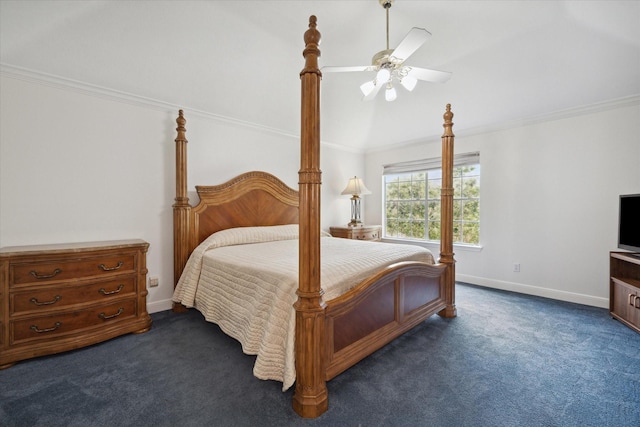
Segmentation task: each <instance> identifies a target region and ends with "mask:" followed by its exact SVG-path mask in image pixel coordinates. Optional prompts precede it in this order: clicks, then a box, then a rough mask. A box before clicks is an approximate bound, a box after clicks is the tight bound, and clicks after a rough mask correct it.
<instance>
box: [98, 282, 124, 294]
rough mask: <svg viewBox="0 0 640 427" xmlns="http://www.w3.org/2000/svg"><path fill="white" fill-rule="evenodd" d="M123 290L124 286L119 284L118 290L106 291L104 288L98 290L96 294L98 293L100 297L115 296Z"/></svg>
mask: <svg viewBox="0 0 640 427" xmlns="http://www.w3.org/2000/svg"><path fill="white" fill-rule="evenodd" d="M123 288H124V285H122V284H120V285H119V286H118V289H116V290H115V291H107V290H105V289H104V288H100V290H98V292H100V293H101V294H102V295H113V294H117V293H118V292H120V291H121V290H122V289H123Z"/></svg>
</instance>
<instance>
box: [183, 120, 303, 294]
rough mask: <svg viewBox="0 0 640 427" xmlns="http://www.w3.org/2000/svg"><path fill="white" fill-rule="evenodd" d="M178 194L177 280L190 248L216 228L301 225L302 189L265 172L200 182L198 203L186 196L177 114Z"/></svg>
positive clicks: (184, 140) (185, 142) (184, 130)
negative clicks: (219, 180)
mask: <svg viewBox="0 0 640 427" xmlns="http://www.w3.org/2000/svg"><path fill="white" fill-rule="evenodd" d="M176 122H177V123H178V127H177V128H176V130H177V131H178V137H177V138H176V198H175V204H174V205H173V217H174V224H173V236H174V239H173V242H174V244H173V247H174V279H175V281H174V283H178V280H179V279H180V275H181V274H182V270H183V269H184V266H185V265H186V263H187V260H188V259H189V255H191V252H193V250H194V249H195V248H196V247H197V246H198V245H199V244H200V243H201V242H202V241H203V240H205V239H206V238H207V237H209V236H210V235H211V234H213V233H215V232H216V231H220V230H225V229H227V228H234V227H254V226H269V225H285V224H298V222H299V200H300V199H299V194H298V191H296V190H294V189H292V188H291V187H289V186H287V185H286V184H285V183H284V182H282V181H281V180H280V179H278V178H276V177H275V176H273V175H271V174H270V173H267V172H260V171H253V172H247V173H243V174H242V175H239V176H237V177H235V178H233V179H231V180H229V181H227V182H225V183H224V184H220V185H212V186H196V191H197V193H198V198H199V201H198V204H197V205H195V206H191V204H189V198H188V197H187V155H186V154H187V152H186V144H187V139H186V138H185V133H186V128H185V125H186V119H185V118H184V115H183V111H182V110H180V112H179V116H178V118H177V119H176Z"/></svg>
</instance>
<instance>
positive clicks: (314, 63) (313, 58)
mask: <svg viewBox="0 0 640 427" xmlns="http://www.w3.org/2000/svg"><path fill="white" fill-rule="evenodd" d="M317 22H318V19H317V18H316V17H315V15H311V16H310V17H309V29H308V30H307V31H306V32H305V33H304V44H305V48H304V51H303V52H302V56H304V58H305V60H306V61H305V66H304V69H303V70H302V71H301V72H300V75H301V76H302V75H303V74H305V73H316V74H318V75H320V76H321V75H322V73H321V72H320V69H319V67H318V58H319V57H320V48H319V46H320V39H321V37H322V36H321V34H320V32H319V31H318V29H317Z"/></svg>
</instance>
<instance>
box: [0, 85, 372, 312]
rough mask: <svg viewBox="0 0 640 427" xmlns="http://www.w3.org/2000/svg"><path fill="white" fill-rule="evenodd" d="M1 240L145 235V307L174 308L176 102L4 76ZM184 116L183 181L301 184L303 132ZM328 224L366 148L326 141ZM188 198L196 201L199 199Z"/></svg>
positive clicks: (337, 215)
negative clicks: (257, 178) (250, 178)
mask: <svg viewBox="0 0 640 427" xmlns="http://www.w3.org/2000/svg"><path fill="white" fill-rule="evenodd" d="M0 78H1V80H0V90H1V92H2V97H1V98H0V100H1V101H0V102H1V104H0V124H1V126H0V246H2V247H5V246H17V245H29V244H47V243H62V242H86V241H96V240H115V239H130V238H140V239H144V240H146V241H148V242H149V243H150V249H149V253H148V257H147V267H148V269H149V276H155V277H158V278H159V283H160V286H158V287H155V288H150V289H149V295H148V297H147V301H148V308H149V311H150V312H155V311H160V310H164V309H168V308H170V298H171V294H172V291H173V283H172V281H173V242H172V239H173V224H172V221H173V220H172V218H173V216H172V208H171V206H172V204H173V199H174V197H175V182H174V179H175V154H174V153H175V151H174V150H175V144H174V142H173V140H174V139H175V136H176V133H175V128H176V122H175V118H176V116H177V110H178V107H174V106H168V105H163V104H161V103H155V102H147V101H146V100H140V99H135V98H133V97H129V96H120V94H111V93H105V91H93V89H92V88H87V87H80V86H73V87H72V86H65V85H64V84H62V83H60V82H51V81H46V80H43V81H37V80H34V79H32V78H29V79H21V78H16V77H15V76H5V75H2V76H1V77H0ZM184 109H185V116H186V118H187V138H188V139H189V144H188V156H189V166H188V184H189V187H190V189H193V187H194V186H195V184H198V185H209V184H218V183H221V182H224V181H225V180H227V179H229V178H232V177H234V176H236V175H238V174H240V173H242V172H246V171H248V170H264V171H267V172H270V173H272V174H274V175H276V176H278V177H280V178H281V179H283V180H284V181H285V182H286V183H287V184H288V185H290V186H291V187H293V188H297V186H298V184H297V182H298V175H297V174H298V170H299V168H300V160H299V155H300V149H299V138H297V137H295V136H291V135H286V134H284V133H280V132H274V131H272V130H268V129H264V128H260V127H257V126H253V125H251V124H243V123H239V122H234V121H231V120H224V119H223V118H218V117H214V116H211V115H204V114H198V113H193V112H191V113H190V111H189V109H188V108H184ZM321 168H322V171H323V189H322V212H323V213H322V215H323V217H322V224H323V228H325V229H328V227H329V226H330V225H334V224H336V223H340V224H341V223H346V222H348V220H349V200H348V197H345V196H340V192H341V191H342V189H343V188H344V186H345V185H346V182H347V180H348V178H349V177H350V176H351V175H354V174H362V171H363V164H362V154H361V153H352V152H345V151H342V150H339V149H337V148H336V147H335V146H330V145H326V144H323V146H322V148H321ZM190 197H191V203H192V204H195V203H196V200H195V197H193V196H190Z"/></svg>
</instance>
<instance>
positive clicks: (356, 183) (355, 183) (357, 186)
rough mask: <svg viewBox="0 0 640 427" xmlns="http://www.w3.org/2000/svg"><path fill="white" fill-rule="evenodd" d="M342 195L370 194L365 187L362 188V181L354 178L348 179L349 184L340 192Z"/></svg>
mask: <svg viewBox="0 0 640 427" xmlns="http://www.w3.org/2000/svg"><path fill="white" fill-rule="evenodd" d="M341 194H343V195H347V194H351V195H354V196H355V195H358V196H359V195H361V194H371V191H369V189H368V188H367V187H365V186H364V182H362V179H360V178H358V177H357V176H354V177H353V178H350V179H349V182H348V183H347V187H346V188H345V189H344V190H342V193H341Z"/></svg>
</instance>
